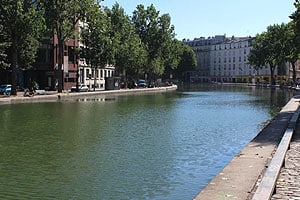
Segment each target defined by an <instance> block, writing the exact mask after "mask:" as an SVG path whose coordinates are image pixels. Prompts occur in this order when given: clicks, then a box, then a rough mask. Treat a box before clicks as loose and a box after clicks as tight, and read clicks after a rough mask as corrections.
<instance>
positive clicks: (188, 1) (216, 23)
mask: <svg viewBox="0 0 300 200" xmlns="http://www.w3.org/2000/svg"><path fill="white" fill-rule="evenodd" d="M116 2H118V3H119V5H120V6H121V7H122V8H124V10H125V12H126V14H127V15H129V16H132V12H133V11H134V10H135V9H136V6H137V5H139V4H143V5H144V6H145V7H148V6H149V5H151V4H153V5H154V6H155V8H156V10H157V11H160V14H166V13H168V14H169V15H170V16H171V23H172V25H174V26H175V34H176V38H177V39H178V40H182V39H191V40H192V39H194V38H199V37H210V36H215V35H224V34H226V36H227V37H231V36H233V35H234V36H236V37H242V36H255V35H256V34H258V33H262V32H264V31H265V30H266V28H267V27H268V26H269V25H274V24H281V23H288V22H289V21H290V18H289V16H290V15H291V14H292V13H293V12H294V11H295V7H294V5H293V3H294V0H152V1H151V0H104V1H103V2H102V3H101V4H102V5H104V6H108V7H109V8H111V7H112V6H113V5H114V4H115V3H116Z"/></svg>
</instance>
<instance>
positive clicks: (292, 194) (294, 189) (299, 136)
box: [271, 120, 300, 200]
mask: <svg viewBox="0 0 300 200" xmlns="http://www.w3.org/2000/svg"><path fill="white" fill-rule="evenodd" d="M271 199H272V200H279V199H280V200H283V199H287V200H300V121H299V120H298V122H297V126H296V130H295V132H294V135H293V138H292V142H291V144H290V149H289V150H288V152H287V154H286V157H285V166H283V167H282V168H281V171H280V175H279V177H278V179H277V183H276V193H275V194H274V195H273V196H272V198H271Z"/></svg>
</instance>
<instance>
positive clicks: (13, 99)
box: [0, 85, 177, 104]
mask: <svg viewBox="0 0 300 200" xmlns="http://www.w3.org/2000/svg"><path fill="white" fill-rule="evenodd" d="M176 90H177V85H172V86H167V87H155V88H139V89H121V90H97V91H91V92H74V93H73V92H68V91H67V92H63V93H53V92H51V93H47V92H46V93H45V94H43V95H35V96H32V97H24V96H23V93H20V94H21V96H20V95H18V96H7V97H3V98H0V104H9V103H25V102H40V101H61V100H68V99H72V98H78V97H91V96H95V95H129V94H139V93H140V94H143V93H156V92H169V91H176Z"/></svg>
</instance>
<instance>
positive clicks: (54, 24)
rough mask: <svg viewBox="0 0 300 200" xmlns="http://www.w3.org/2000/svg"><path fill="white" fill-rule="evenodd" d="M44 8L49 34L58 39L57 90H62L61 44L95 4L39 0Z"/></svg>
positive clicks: (84, 0) (80, 0)
mask: <svg viewBox="0 0 300 200" xmlns="http://www.w3.org/2000/svg"><path fill="white" fill-rule="evenodd" d="M41 2H42V5H43V7H44V9H45V19H46V24H47V27H48V28H49V30H50V33H51V34H54V35H56V37H57V40H58V55H57V57H58V63H57V64H58V68H57V71H56V76H57V81H58V92H62V90H63V86H62V82H63V80H62V77H63V76H62V72H63V71H62V59H63V46H64V43H65V42H66V41H68V40H69V39H71V38H73V37H74V35H75V25H76V24H77V22H78V21H79V20H80V19H81V20H83V21H84V19H85V16H86V14H87V13H89V10H88V8H91V5H94V4H95V1H94V0H72V1H65V0H55V1H49V0H41Z"/></svg>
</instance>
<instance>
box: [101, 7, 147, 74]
mask: <svg viewBox="0 0 300 200" xmlns="http://www.w3.org/2000/svg"><path fill="white" fill-rule="evenodd" d="M106 11H107V16H108V18H109V19H110V23H111V29H110V31H111V32H110V36H111V40H112V46H113V52H114V60H115V62H114V63H115V66H116V73H117V74H120V75H123V76H124V78H125V79H126V77H127V76H129V77H131V78H137V76H140V75H142V73H143V69H144V68H145V66H146V58H147V52H146V49H145V45H144V44H143V43H142V41H141V39H140V38H139V35H138V34H137V33H136V32H135V28H134V26H133V24H132V23H131V21H130V18H129V16H127V15H126V14H125V12H124V9H123V8H121V7H120V6H119V4H115V5H114V6H113V7H112V10H106Z"/></svg>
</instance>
